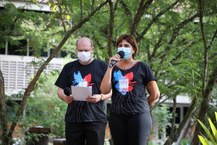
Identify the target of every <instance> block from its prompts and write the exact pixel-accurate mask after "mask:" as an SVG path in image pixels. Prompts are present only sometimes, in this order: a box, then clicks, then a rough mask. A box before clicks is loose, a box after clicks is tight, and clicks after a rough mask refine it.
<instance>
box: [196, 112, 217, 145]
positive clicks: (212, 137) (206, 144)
mask: <svg viewBox="0 0 217 145" xmlns="http://www.w3.org/2000/svg"><path fill="white" fill-rule="evenodd" d="M215 118H216V121H215V122H214V121H212V120H211V119H210V118H208V122H209V126H210V129H211V130H210V129H208V128H207V127H206V126H205V124H204V123H203V122H201V121H200V120H198V122H199V123H200V125H201V126H202V128H203V129H204V131H205V133H206V136H207V137H206V136H205V135H198V138H199V140H200V142H201V143H202V144H203V145H216V144H217V129H216V126H215V125H214V124H216V123H217V112H215Z"/></svg>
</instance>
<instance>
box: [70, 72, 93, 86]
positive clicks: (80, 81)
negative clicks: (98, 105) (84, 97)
mask: <svg viewBox="0 0 217 145" xmlns="http://www.w3.org/2000/svg"><path fill="white" fill-rule="evenodd" d="M73 76H74V81H72V85H73V86H82V87H88V86H92V85H93V84H92V83H91V78H92V76H91V74H87V75H86V76H85V77H84V78H82V76H81V73H80V71H78V72H77V73H76V72H74V74H73Z"/></svg>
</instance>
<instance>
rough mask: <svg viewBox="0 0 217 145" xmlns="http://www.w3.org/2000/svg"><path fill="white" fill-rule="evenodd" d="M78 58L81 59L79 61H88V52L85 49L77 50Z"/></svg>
mask: <svg viewBox="0 0 217 145" xmlns="http://www.w3.org/2000/svg"><path fill="white" fill-rule="evenodd" d="M77 54H78V59H79V60H80V61H81V62H88V61H89V60H90V56H91V54H90V52H85V51H82V52H78V53H77Z"/></svg>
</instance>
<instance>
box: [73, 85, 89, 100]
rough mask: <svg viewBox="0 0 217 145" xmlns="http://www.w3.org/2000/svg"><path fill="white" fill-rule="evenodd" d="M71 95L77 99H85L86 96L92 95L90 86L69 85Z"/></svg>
mask: <svg viewBox="0 0 217 145" xmlns="http://www.w3.org/2000/svg"><path fill="white" fill-rule="evenodd" d="M71 90H72V97H73V99H74V100H77V101H86V99H87V97H88V96H92V87H91V86H89V87H81V86H71Z"/></svg>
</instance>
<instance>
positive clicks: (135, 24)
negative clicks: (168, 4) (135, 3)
mask: <svg viewBox="0 0 217 145" xmlns="http://www.w3.org/2000/svg"><path fill="white" fill-rule="evenodd" d="M152 2H153V0H147V1H146V2H145V1H144V0H141V1H140V4H139V8H138V9H137V12H136V15H135V17H134V20H133V22H132V25H131V26H130V34H132V35H135V33H136V29H137V27H138V25H139V22H140V20H141V17H142V16H143V14H144V13H145V11H146V9H147V8H148V7H149V6H150V5H151V3H152Z"/></svg>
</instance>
